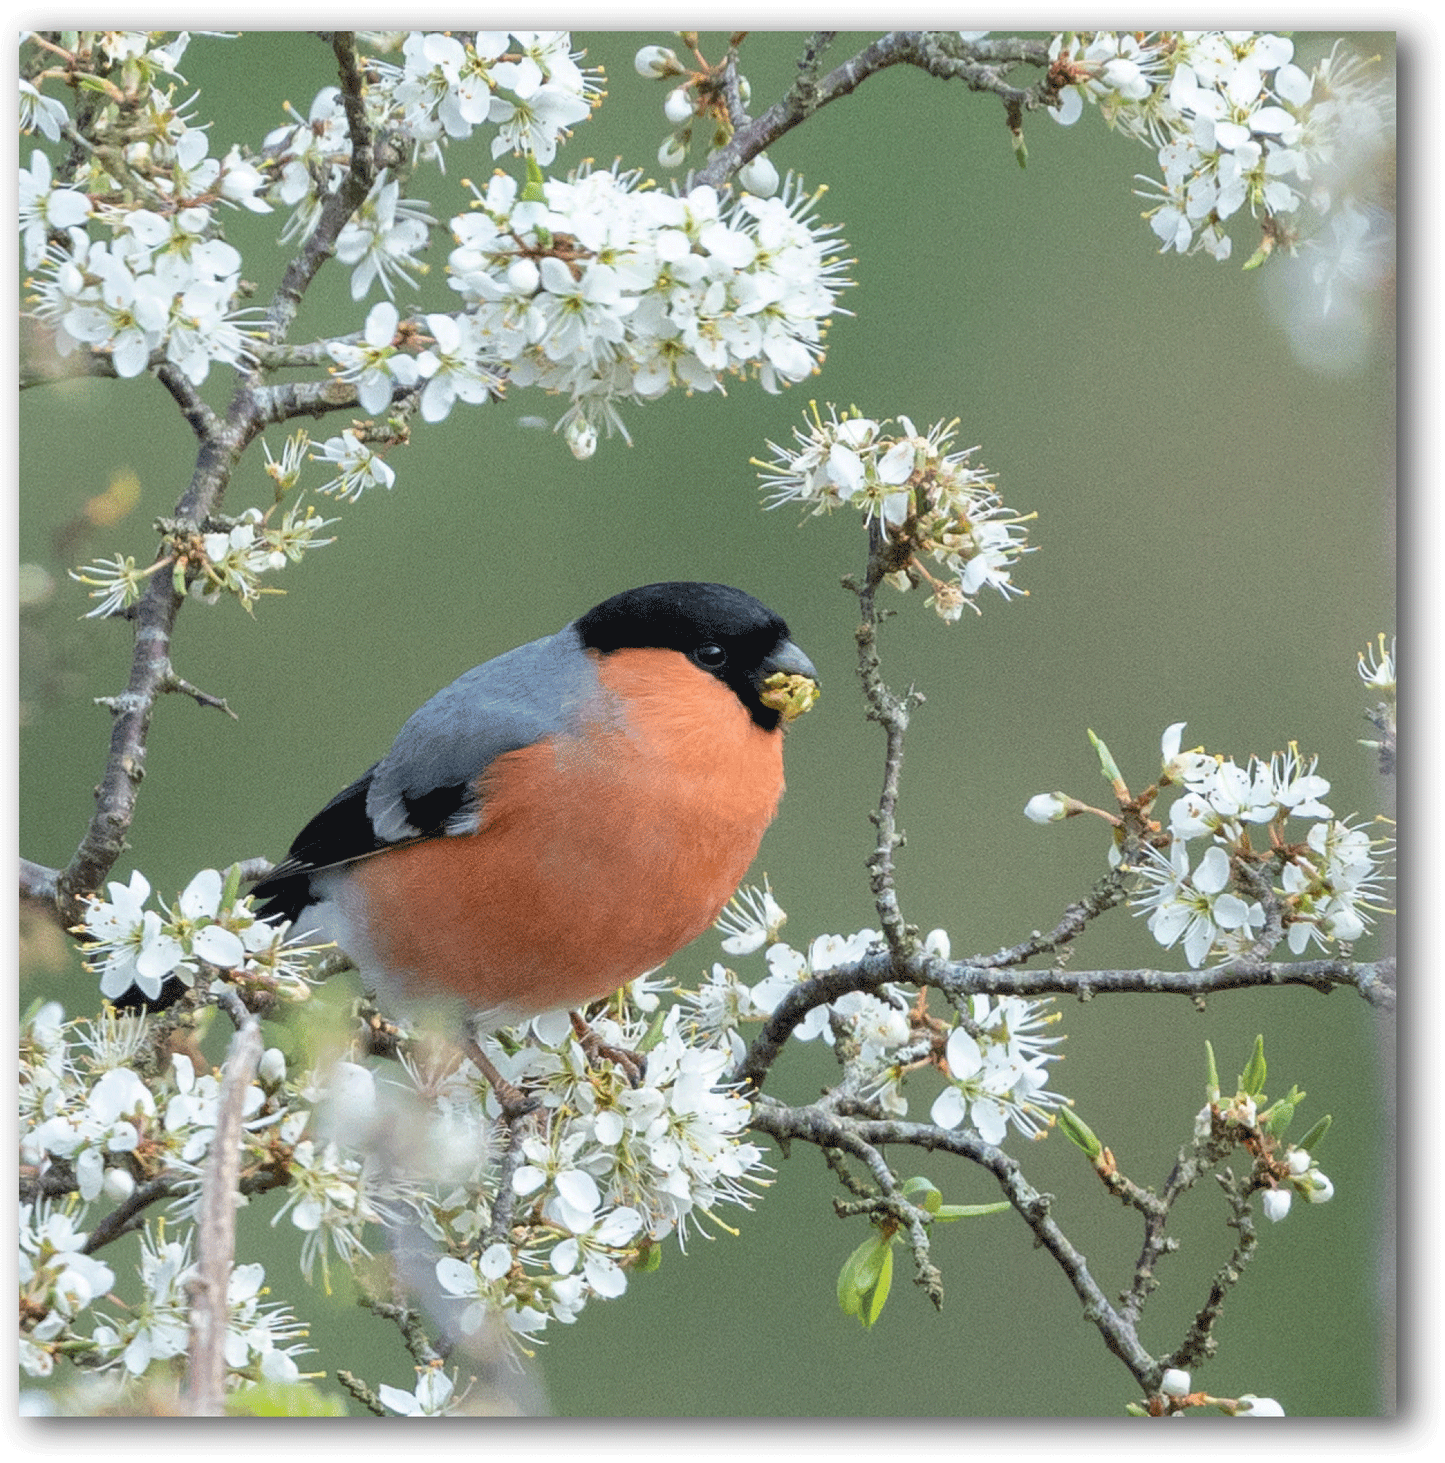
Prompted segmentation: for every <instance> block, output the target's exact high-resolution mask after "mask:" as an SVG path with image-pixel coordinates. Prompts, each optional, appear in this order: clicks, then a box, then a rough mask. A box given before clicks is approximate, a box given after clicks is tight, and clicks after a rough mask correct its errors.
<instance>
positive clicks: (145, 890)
mask: <svg viewBox="0 0 1445 1463" xmlns="http://www.w3.org/2000/svg"><path fill="white" fill-rule="evenodd" d="M107 889H108V891H109V894H110V898H109V899H102V898H100V897H99V896H95V897H94V898H92V899H91V901H90V904H89V906H88V908H87V910H86V915H85V923H84V926H83V931H82V933H83V934H84V935H85V936H86V939H85V941H84V944H83V948H84V949H85V950H86V951H87V958H86V961H85V965H86V968H87V969H88V970H91V971H93V972H95V973H96V974H98V975H99V976H100V993H101V995H103V996H105V997H106V998H107V999H108V1000H111V1001H116V1000H120V999H121V998H122V997H130V998H134V997H135V996H136V995H137V994H138V995H140V996H142V997H144V998H146V999H148V1000H151V1001H154V1000H156V999H157V998H158V997H159V996H160V994H161V988H162V987H163V986H164V985H166V984H167V983H168V982H170V983H179V984H180V985H184V986H191V985H194V984H195V980H196V975H197V973H198V971H199V969H200V966H201V965H202V964H205V965H209V966H212V967H213V968H215V969H216V970H221V971H225V972H227V974H228V977H229V978H230V979H231V980H233V981H235V982H236V983H237V984H238V985H240V986H242V987H243V988H244V987H249V986H254V987H260V988H263V989H265V990H268V991H273V992H275V993H277V994H279V995H281V996H284V997H286V998H287V999H290V1000H304V999H305V998H306V996H307V994H308V991H309V987H308V985H307V972H308V969H309V966H308V961H309V959H310V957H311V956H312V955H314V954H315V953H316V951H317V949H318V948H319V947H317V946H312V945H304V944H301V943H299V942H297V941H294V940H291V939H289V938H288V929H287V927H285V926H277V925H274V924H271V923H269V922H268V921H266V920H263V919H258V918H257V917H256V914H255V911H254V910H253V909H252V907H251V900H250V897H249V896H247V895H242V896H239V897H238V895H237V892H236V889H235V887H234V886H232V885H228V883H227V880H226V879H225V878H223V876H222V875H221V874H220V873H219V872H218V871H217V870H215V869H202V870H201V872H200V873H198V874H197V875H196V876H195V877H194V878H193V879H192V880H191V881H190V883H189V884H187V885H186V888H185V890H184V892H183V893H182V894H181V895H180V897H179V898H178V899H177V900H176V902H175V904H174V905H170V906H168V905H166V904H164V903H161V907H160V909H159V910H157V909H152V908H149V907H148V901H149V900H150V896H151V885H150V881H149V880H148V879H147V878H146V876H145V875H144V874H143V873H141V871H140V870H139V869H136V870H134V871H133V872H132V873H131V876H130V882H129V883H128V884H121V883H114V882H113V883H111V884H109V885H107Z"/></svg>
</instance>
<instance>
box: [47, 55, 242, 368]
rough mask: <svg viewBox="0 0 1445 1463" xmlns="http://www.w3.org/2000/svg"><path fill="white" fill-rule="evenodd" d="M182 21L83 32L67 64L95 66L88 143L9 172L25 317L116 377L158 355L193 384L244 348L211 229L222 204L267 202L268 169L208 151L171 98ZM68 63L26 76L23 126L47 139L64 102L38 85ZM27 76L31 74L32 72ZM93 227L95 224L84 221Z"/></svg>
mask: <svg viewBox="0 0 1445 1463" xmlns="http://www.w3.org/2000/svg"><path fill="white" fill-rule="evenodd" d="M189 39H190V37H189V35H188V34H187V33H185V32H182V33H181V34H180V35H178V36H175V37H172V38H171V39H170V40H168V41H166V40H165V39H164V37H163V36H162V35H161V34H160V33H147V32H140V31H108V32H80V33H77V34H76V35H75V41H74V51H73V53H72V59H73V62H74V68H73V70H74V72H75V73H79V74H82V75H85V76H88V77H90V78H93V79H94V88H93V92H92V95H98V96H99V98H100V101H99V102H98V104H97V105H96V107H95V108H94V109H93V110H92V112H91V113H90V115H89V116H88V117H87V123H86V126H87V139H88V142H89V144H90V145H89V146H87V147H86V148H85V149H84V151H80V152H78V153H77V156H78V158H79V161H78V162H77V163H76V165H75V171H74V173H73V175H72V176H70V177H69V178H66V179H64V180H57V179H56V178H55V177H54V175H53V170H52V168H51V164H50V161H49V160H48V159H47V158H46V156H45V155H44V154H43V153H42V152H40V151H39V150H37V151H35V152H34V153H33V154H32V157H31V161H30V166H29V167H28V168H22V169H21V172H20V204H21V208H20V226H21V232H22V235H23V237H24V242H25V264H26V267H27V268H28V269H33V270H34V271H35V275H34V276H33V278H32V279H31V281H30V284H31V288H32V296H31V299H32V304H33V307H34V312H35V314H36V316H37V317H38V318H40V319H42V320H44V321H46V322H47V323H49V324H50V325H51V326H52V327H53V330H54V338H55V348H56V350H57V352H58V353H59V354H60V355H61V356H62V357H65V356H69V355H72V354H74V353H75V352H76V351H78V350H82V349H89V350H93V351H96V352H100V353H103V354H106V355H108V356H109V357H110V359H111V362H112V363H113V365H114V368H115V371H116V374H117V375H119V376H138V375H139V374H140V373H141V372H142V371H144V370H145V369H146V367H147V366H148V365H149V364H151V362H152V361H153V360H165V361H167V362H169V363H170V364H171V365H173V366H174V367H175V368H176V369H178V370H179V371H181V372H182V374H184V375H185V377H186V378H187V379H188V380H189V381H191V382H193V383H195V384H199V383H200V382H202V381H204V380H205V378H206V375H207V373H208V372H209V370H210V366H211V364H212V362H216V361H219V362H224V363H226V364H228V365H232V366H238V365H241V364H244V363H245V362H246V361H247V360H248V359H249V351H248V333H247V327H246V326H245V324H244V315H243V312H241V311H239V310H238V309H237V308H236V302H237V299H238V296H239V294H240V288H241V273H240V270H241V256H240V254H239V253H238V252H237V250H236V249H235V248H234V247H233V246H232V245H230V244H229V243H227V242H226V240H225V239H224V238H223V237H222V229H221V223H220V209H221V208H222V207H228V206H229V207H236V206H239V207H243V208H247V209H250V210H252V211H254V212H266V211H269V209H270V205H269V204H268V203H267V202H266V201H265V199H264V197H263V196H262V193H263V188H264V183H265V180H264V178H263V176H262V174H261V172H260V171H259V169H258V168H257V167H256V166H255V165H254V164H252V163H250V162H248V161H246V160H245V159H244V158H242V156H241V154H240V152H239V150H238V149H237V148H234V147H233V148H232V149H231V150H230V151H229V152H228V153H227V154H226V155H225V156H224V157H222V158H217V157H213V156H211V152H210V137H209V134H208V133H207V131H206V130H205V129H204V128H203V127H201V126H194V125H192V119H191V118H190V117H189V116H188V115H187V108H188V107H189V105H190V103H189V102H186V103H181V104H177V103H176V101H175V89H174V85H173V84H171V83H169V82H168V81H167V78H169V77H174V78H175V79H177V80H183V79H184V78H182V77H181V75H180V72H179V70H178V65H179V62H180V60H181V57H182V55H183V54H184V52H185V50H186V47H187V44H188V42H189ZM72 74H73V73H72V70H71V69H70V68H66V67H59V66H57V67H54V68H52V69H51V70H50V71H47V72H44V73H42V74H41V75H40V76H38V77H37V78H36V82H32V83H26V90H23V91H22V95H21V118H20V122H21V129H22V131H27V130H32V129H33V128H36V127H38V128H39V129H40V131H41V132H42V133H43V134H44V135H45V136H46V137H47V138H50V139H51V140H56V139H58V138H59V137H60V136H61V135H62V133H63V131H64V129H65V128H67V127H69V126H70V125H71V122H70V117H69V113H68V110H67V108H66V106H65V103H64V102H62V101H60V100H59V99H58V98H56V97H55V96H53V95H51V94H49V93H44V92H42V91H41V89H40V86H41V85H43V84H44V83H45V82H46V81H48V80H50V79H52V78H54V79H56V80H61V79H69V78H70V77H71V76H72ZM37 83H38V84H37ZM92 229H94V230H95V231H96V233H95V234H92V232H91V230H92Z"/></svg>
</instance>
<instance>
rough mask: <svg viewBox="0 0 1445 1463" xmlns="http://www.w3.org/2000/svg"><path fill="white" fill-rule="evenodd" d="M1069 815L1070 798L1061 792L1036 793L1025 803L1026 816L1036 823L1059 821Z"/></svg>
mask: <svg viewBox="0 0 1445 1463" xmlns="http://www.w3.org/2000/svg"><path fill="white" fill-rule="evenodd" d="M1068 816H1069V799H1068V798H1067V797H1065V796H1064V794H1063V793H1061V792H1041V793H1036V794H1035V795H1034V796H1033V797H1031V798H1030V799H1029V800H1028V802H1027V803H1026V804H1025V805H1024V817H1026V818H1028V819H1030V820H1031V821H1032V822H1034V823H1058V822H1060V821H1062V820H1063V819H1064V818H1067V817H1068Z"/></svg>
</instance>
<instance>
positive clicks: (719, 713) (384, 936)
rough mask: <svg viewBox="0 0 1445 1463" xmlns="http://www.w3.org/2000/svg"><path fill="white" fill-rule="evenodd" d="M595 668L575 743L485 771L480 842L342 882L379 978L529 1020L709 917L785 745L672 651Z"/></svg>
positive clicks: (442, 847)
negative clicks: (597, 690)
mask: <svg viewBox="0 0 1445 1463" xmlns="http://www.w3.org/2000/svg"><path fill="white" fill-rule="evenodd" d="M598 670H599V676H600V679H601V682H602V686H603V690H604V695H603V697H602V698H601V700H600V701H599V703H598V704H597V706H596V707H595V708H592V712H591V714H589V716H588V718H587V719H586V720H585V721H584V722H583V723H582V724H581V725H580V726H579V728H578V729H577V731H576V732H575V734H574V733H568V734H565V735H560V736H557V737H552V738H548V739H546V740H545V741H542V742H539V743H537V744H536V745H534V746H530V747H526V748H523V749H521V750H519V751H513V752H508V753H505V754H504V755H502V756H500V757H498V758H497V759H496V760H495V761H494V762H493V763H492V764H491V765H490V766H489V767H488V768H487V770H486V771H485V773H483V775H482V777H481V778H480V780H479V791H480V793H481V822H480V826H479V828H478V830H477V832H475V833H473V834H467V835H463V836H457V837H442V838H434V839H429V840H426V841H424V842H420V843H416V844H411V845H408V846H405V847H401V848H398V849H396V850H393V851H390V852H387V853H384V854H380V855H378V856H377V857H375V858H371V859H367V860H365V861H363V862H361V863H359V864H358V865H356V866H355V868H354V869H353V870H352V872H351V878H352V879H353V880H354V881H355V884H354V886H353V888H352V889H351V890H350V891H349V894H350V896H352V897H349V898H348V900H347V902H348V904H350V905H351V906H352V917H353V918H356V917H359V918H360V919H361V921H362V923H363V925H364V932H365V935H366V939H367V942H368V943H369V944H370V947H371V952H372V954H373V956H374V958H375V960H376V962H377V964H378V965H379V966H381V967H382V970H381V971H380V972H378V973H379V974H382V975H389V976H391V977H392V978H393V979H395V980H397V981H399V982H400V983H401V984H402V985H403V987H405V988H408V989H410V990H412V991H420V992H423V993H425V992H436V993H438V994H440V993H443V992H445V993H449V994H451V995H453V996H460V997H462V998H464V999H465V1000H466V1001H467V1002H468V1003H469V1004H471V1005H472V1006H474V1007H476V1008H479V1009H480V1008H489V1007H503V1008H509V1009H511V1010H515V1011H517V1012H519V1013H532V1012H537V1011H542V1010H547V1009H549V1008H551V1007H554V1006H574V1005H579V1004H582V1003H583V1002H585V1001H588V1000H592V999H595V998H596V997H598V996H601V995H605V994H607V993H608V992H610V991H613V990H615V989H616V988H617V987H618V986H619V985H622V984H623V983H625V982H626V981H628V980H631V979H633V978H634V977H635V976H637V975H640V974H641V973H642V972H643V971H645V970H649V969H651V968H652V967H654V966H656V965H660V964H661V963H662V962H663V961H664V960H666V959H667V958H668V957H669V956H670V955H672V954H673V953H674V952H675V951H677V950H679V949H680V948H681V947H682V946H683V945H685V944H687V943H688V941H690V940H692V939H694V938H696V937H697V936H698V935H700V934H701V933H702V932H703V931H704V930H705V929H707V927H708V926H709V925H710V924H711V923H712V922H713V920H714V919H716V917H717V915H718V913H719V911H720V910H721V909H722V907H723V905H724V904H725V903H726V902H727V900H728V898H729V897H730V896H731V895H732V893H733V891H734V890H735V889H736V888H737V886H738V884H739V883H740V881H741V880H742V877H743V875H744V874H745V873H746V872H747V869H748V866H749V865H750V864H751V863H752V861H753V858H754V856H755V855H756V853H757V850H758V844H759V842H760V841H761V839H762V836H763V832H764V830H765V829H766V828H767V826H768V824H769V823H770V822H771V821H772V818H773V815H774V813H775V812H776V810H777V806H778V801H779V799H780V798H781V796H782V792H783V764H782V741H783V738H782V733H781V731H780V730H778V731H771V732H769V731H765V730H763V728H761V727H760V726H758V725H757V724H756V723H755V722H754V721H753V720H752V718H751V717H750V716H749V714H748V711H747V709H746V708H745V707H744V706H743V704H742V703H741V702H740V701H739V700H738V698H737V696H736V695H735V694H734V693H733V692H732V691H731V690H730V689H729V688H728V687H727V686H725V685H724V684H723V683H722V682H720V681H718V680H717V679H715V678H714V677H712V676H710V675H708V674H706V673H705V672H703V671H700V670H698V669H697V668H696V667H695V666H693V665H692V664H691V663H689V662H688V661H686V660H685V659H683V658H682V657H681V656H679V655H678V654H677V652H675V651H670V650H624V651H617V652H614V653H613V654H610V655H607V656H603V657H601V658H600V659H599V662H598ZM356 895H360V898H359V900H357V899H355V898H354V896H356ZM364 973H366V974H368V975H369V974H370V972H369V971H367V972H364Z"/></svg>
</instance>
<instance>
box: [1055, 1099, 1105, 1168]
mask: <svg viewBox="0 0 1445 1463" xmlns="http://www.w3.org/2000/svg"><path fill="white" fill-rule="evenodd" d="M1058 1118H1059V1127H1061V1128H1062V1129H1063V1130H1064V1137H1066V1138H1067V1139H1068V1140H1069V1142H1070V1143H1072V1144H1073V1145H1074V1147H1076V1148H1081V1149H1083V1151H1084V1152H1085V1153H1086V1154H1088V1156H1089V1158H1090V1159H1095V1158H1097V1157H1098V1156H1099V1155H1100V1154H1101V1153H1102V1152H1103V1151H1104V1145H1103V1144H1102V1143H1101V1142H1099V1140H1098V1138H1097V1137H1095V1136H1094V1130H1093V1129H1092V1128H1091V1127H1090V1126H1089V1125H1088V1123H1086V1122H1085V1121H1084V1120H1083V1118H1081V1117H1080V1116H1079V1115H1078V1113H1076V1112H1075V1111H1074V1110H1073V1108H1071V1107H1067V1106H1064V1107H1060V1108H1059V1114H1058Z"/></svg>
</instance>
